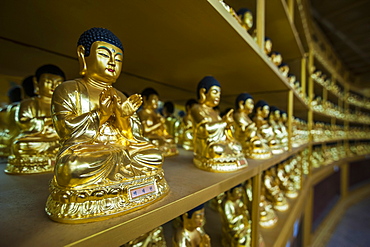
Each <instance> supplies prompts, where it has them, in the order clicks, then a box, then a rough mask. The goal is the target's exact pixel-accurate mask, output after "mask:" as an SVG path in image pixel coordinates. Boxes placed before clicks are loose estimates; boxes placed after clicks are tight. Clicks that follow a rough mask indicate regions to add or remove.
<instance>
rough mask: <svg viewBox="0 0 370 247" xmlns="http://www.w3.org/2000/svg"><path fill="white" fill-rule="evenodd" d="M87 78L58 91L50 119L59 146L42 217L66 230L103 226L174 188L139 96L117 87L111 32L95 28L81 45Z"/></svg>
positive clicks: (116, 43)
mask: <svg viewBox="0 0 370 247" xmlns="http://www.w3.org/2000/svg"><path fill="white" fill-rule="evenodd" d="M77 55H78V59H79V63H80V74H81V76H82V78H80V79H74V80H70V81H66V82H64V83H62V84H60V85H59V86H58V87H57V88H56V89H55V91H54V94H53V99H52V108H51V109H52V119H53V123H54V126H55V129H56V131H57V133H58V135H59V136H60V140H61V144H62V147H61V148H60V151H59V153H58V154H57V156H56V164H55V169H54V178H53V180H52V181H51V183H50V187H49V190H50V195H49V198H48V200H47V202H46V208H45V211H46V213H47V214H48V216H49V217H50V218H51V219H53V220H55V221H59V222H63V223H83V222H90V221H98V220H103V219H106V218H111V217H114V216H118V215H120V214H124V213H127V211H132V210H136V209H138V208H141V207H144V206H146V205H148V204H151V203H153V202H154V201H156V200H159V199H160V198H162V197H164V196H165V195H166V194H167V193H168V191H169V187H168V185H167V182H166V180H165V178H164V172H163V169H162V164H163V155H162V152H161V151H160V150H159V149H158V148H157V147H156V146H154V145H153V144H151V143H150V142H149V141H148V140H147V139H146V138H144V137H143V136H142V134H141V123H140V121H139V118H138V117H137V115H136V110H137V109H138V108H139V107H140V105H141V104H142V98H141V96H140V95H138V94H134V95H131V96H130V97H128V98H126V96H125V95H124V94H123V93H121V92H120V91H118V90H117V89H115V88H114V87H113V84H114V83H115V82H116V80H117V79H118V77H119V75H120V73H121V70H122V59H123V46H122V43H121V41H120V40H119V39H118V38H117V36H115V35H114V34H113V33H112V32H111V31H109V30H108V29H105V28H91V29H89V30H87V31H85V32H84V33H83V34H82V35H81V36H80V38H79V40H78V43H77Z"/></svg>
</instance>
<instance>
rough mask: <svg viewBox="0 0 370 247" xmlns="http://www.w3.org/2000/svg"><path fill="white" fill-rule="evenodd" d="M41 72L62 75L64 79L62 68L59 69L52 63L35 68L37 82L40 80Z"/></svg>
mask: <svg viewBox="0 0 370 247" xmlns="http://www.w3.org/2000/svg"><path fill="white" fill-rule="evenodd" d="M43 74H52V75H59V76H61V77H63V80H65V79H66V76H65V74H64V72H63V70H61V69H60V68H59V67H58V66H56V65H53V64H46V65H43V66H41V67H40V68H38V69H37V70H36V73H35V76H36V79H37V82H38V81H39V80H40V77H41V75H43Z"/></svg>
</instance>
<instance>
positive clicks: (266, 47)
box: [263, 37, 272, 57]
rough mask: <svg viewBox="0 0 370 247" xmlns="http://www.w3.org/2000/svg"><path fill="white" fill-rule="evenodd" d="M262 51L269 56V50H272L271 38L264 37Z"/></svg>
mask: <svg viewBox="0 0 370 247" xmlns="http://www.w3.org/2000/svg"><path fill="white" fill-rule="evenodd" d="M263 51H264V53H265V54H266V55H267V56H269V57H270V54H271V51H272V40H271V39H270V38H268V37H265V43H264V46H263Z"/></svg>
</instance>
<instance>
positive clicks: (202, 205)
mask: <svg viewBox="0 0 370 247" xmlns="http://www.w3.org/2000/svg"><path fill="white" fill-rule="evenodd" d="M203 208H204V203H203V204H200V205H199V206H197V207H195V208H193V209H191V210H189V211H188V212H187V214H188V219H190V218H191V216H193V213H194V212H195V211H198V210H201V209H203Z"/></svg>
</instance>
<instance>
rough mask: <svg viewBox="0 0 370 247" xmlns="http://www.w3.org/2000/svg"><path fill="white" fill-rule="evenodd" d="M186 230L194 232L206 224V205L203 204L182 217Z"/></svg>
mask: <svg viewBox="0 0 370 247" xmlns="http://www.w3.org/2000/svg"><path fill="white" fill-rule="evenodd" d="M182 221H183V223H184V228H185V229H187V230H189V231H193V230H195V229H196V228H198V227H202V226H203V225H204V223H205V216H204V204H201V205H199V206H197V207H195V208H193V209H191V210H189V211H188V212H186V213H185V214H183V215H182Z"/></svg>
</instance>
